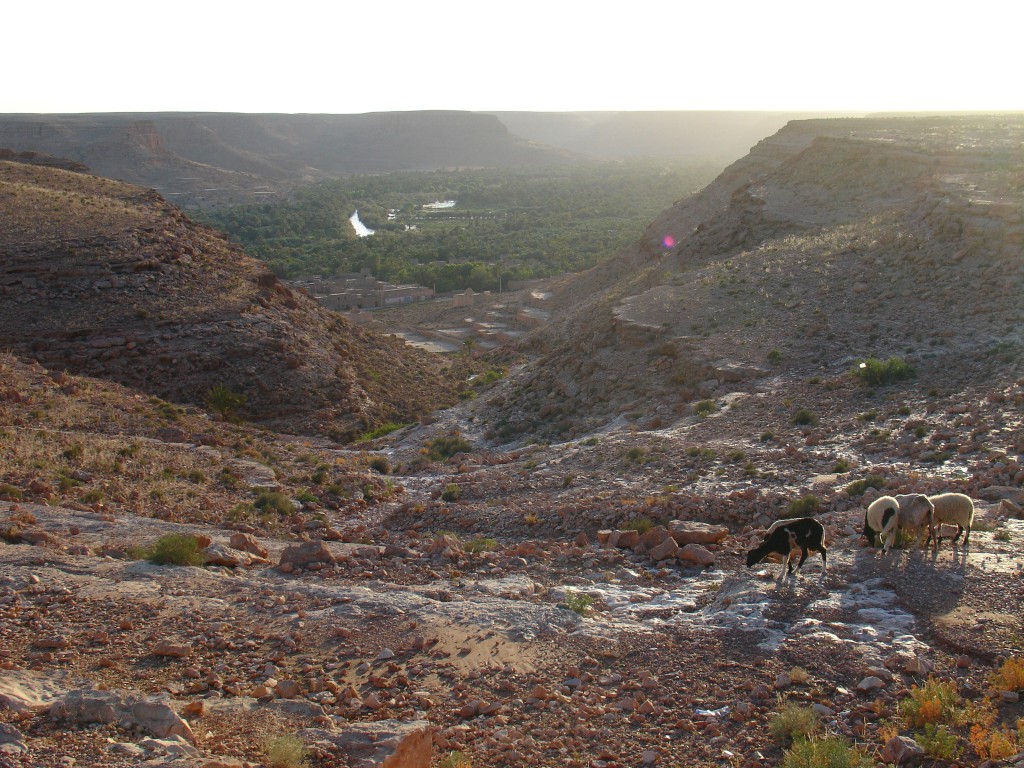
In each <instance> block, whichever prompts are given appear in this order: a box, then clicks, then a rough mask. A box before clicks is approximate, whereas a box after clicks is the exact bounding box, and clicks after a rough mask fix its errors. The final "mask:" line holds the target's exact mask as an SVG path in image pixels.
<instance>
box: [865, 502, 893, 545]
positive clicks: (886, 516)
mask: <svg viewBox="0 0 1024 768" xmlns="http://www.w3.org/2000/svg"><path fill="white" fill-rule="evenodd" d="M899 508H900V503H899V502H898V501H896V499H894V498H893V497H892V496H880V497H878V498H877V499H875V500H874V501H872V502H871V503H870V504H869V505H868V508H867V510H866V511H865V512H864V538H865V539H867V540H868V546H869V547H877V546H878V545H879V544H882V543H883V542H882V540H881V533H882V531H883V530H884V529H885V526H886V524H888V522H889V520H890V518H892V516H893V515H895V514H896V511H897V510H898V509H899Z"/></svg>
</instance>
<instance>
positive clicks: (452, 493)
mask: <svg viewBox="0 0 1024 768" xmlns="http://www.w3.org/2000/svg"><path fill="white" fill-rule="evenodd" d="M460 496H462V490H461V489H460V488H459V486H458V484H457V483H448V485H446V486H445V487H444V490H443V491H441V501H458V500H459V497H460Z"/></svg>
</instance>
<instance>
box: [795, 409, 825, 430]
mask: <svg viewBox="0 0 1024 768" xmlns="http://www.w3.org/2000/svg"><path fill="white" fill-rule="evenodd" d="M789 423H790V424H795V425H796V426H798V427H810V426H813V425H815V424H817V423H818V417H817V416H815V415H814V414H813V413H811V412H810V411H808V410H807V409H806V408H799V409H797V410H796V411H794V412H793V415H792V416H791V417H790V419H789Z"/></svg>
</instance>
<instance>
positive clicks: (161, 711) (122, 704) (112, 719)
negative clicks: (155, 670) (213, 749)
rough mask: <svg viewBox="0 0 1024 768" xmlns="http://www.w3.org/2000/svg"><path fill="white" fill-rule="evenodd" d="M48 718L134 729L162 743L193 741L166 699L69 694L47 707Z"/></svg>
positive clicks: (121, 693) (119, 694)
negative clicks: (171, 738)
mask: <svg viewBox="0 0 1024 768" xmlns="http://www.w3.org/2000/svg"><path fill="white" fill-rule="evenodd" d="M50 717H52V718H54V719H55V720H70V721H72V722H76V723H107V724H114V725H116V726H118V727H119V728H131V727H133V726H137V727H139V728H142V729H143V730H145V731H148V732H149V733H151V734H153V735H154V736H156V737H157V738H158V739H164V738H167V737H168V736H181V737H182V738H183V739H187V740H188V741H194V739H195V737H194V736H193V735H192V729H191V728H190V727H189V724H188V723H186V722H185V721H184V720H182V719H181V718H180V717H179V716H178V713H177V712H175V711H174V709H173V708H172V707H171V705H170V703H169V702H168V700H167V697H166V696H142V695H140V694H137V693H130V692H126V691H94V690H78V691H70V692H69V693H67V694H66V695H64V696H63V697H61V698H60V699H57V700H56V701H55V702H53V704H51V705H50Z"/></svg>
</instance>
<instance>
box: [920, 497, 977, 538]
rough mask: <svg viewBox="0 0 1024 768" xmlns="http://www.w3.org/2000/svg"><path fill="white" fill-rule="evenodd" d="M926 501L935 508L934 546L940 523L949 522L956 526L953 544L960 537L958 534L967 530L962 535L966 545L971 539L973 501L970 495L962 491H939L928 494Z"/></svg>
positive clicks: (939, 530)
mask: <svg viewBox="0 0 1024 768" xmlns="http://www.w3.org/2000/svg"><path fill="white" fill-rule="evenodd" d="M928 501H930V502H931V503H932V506H933V507H934V508H935V537H936V539H935V546H936V547H938V540H939V538H940V537H939V533H940V532H941V530H942V524H943V523H951V524H953V525H955V526H956V536H954V537H953V543H954V544H956V542H957V540H958V539H959V538H960V534H961V533H963V532H964V531H965V530H966V531H967V535H966V536H964V546H965V547H966V546H967V544H968V542H969V541H970V539H971V526H972V525H973V524H974V501H973V500H972V499H971V497H970V496H968V495H967V494H964V493H939V494H936V495H935V496H929V497H928ZM929 540H930V539H929Z"/></svg>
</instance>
